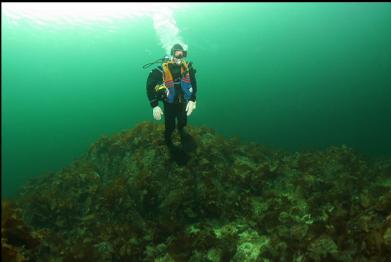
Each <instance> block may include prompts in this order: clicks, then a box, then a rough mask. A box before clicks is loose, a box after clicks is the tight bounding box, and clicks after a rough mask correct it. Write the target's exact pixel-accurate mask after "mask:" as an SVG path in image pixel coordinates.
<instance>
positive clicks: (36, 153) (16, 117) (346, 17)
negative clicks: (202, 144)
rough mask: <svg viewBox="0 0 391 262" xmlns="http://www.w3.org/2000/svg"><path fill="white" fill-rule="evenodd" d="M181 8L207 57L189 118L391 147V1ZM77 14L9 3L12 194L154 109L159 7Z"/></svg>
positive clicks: (5, 57)
mask: <svg viewBox="0 0 391 262" xmlns="http://www.w3.org/2000/svg"><path fill="white" fill-rule="evenodd" d="M91 5H93V4H91ZM113 5H115V4H113ZM2 10H3V8H2ZM173 17H174V18H175V22H176V26H177V27H178V29H179V30H180V32H179V35H180V37H181V38H182V39H183V41H184V42H185V43H186V44H187V45H188V47H189V48H188V53H189V59H190V60H191V61H193V62H194V66H195V67H196V69H197V80H198V94H197V108H196V110H195V111H194V112H193V114H192V115H191V116H190V117H189V119H188V123H189V125H194V126H201V125H202V126H209V127H212V128H214V129H216V131H217V132H219V133H221V134H223V135H225V136H227V137H230V136H239V137H240V139H241V140H243V141H254V142H257V143H260V144H265V145H268V146H271V147H273V148H279V149H286V150H289V151H299V150H305V149H320V150H321V149H324V148H326V147H327V146H330V145H341V144H345V145H347V146H349V147H352V148H354V149H356V150H358V151H360V152H362V153H364V154H367V155H371V156H387V155H388V156H389V155H390V154H391V136H390V134H391V121H390V119H391V4H389V3H322V4H313V3H283V4H273V3H247V4H245V3H241V4H239V3H236V4H234V3H232V4H229V3H225V4H224V3H220V4H217V3H214V4H190V5H186V6H184V7H183V8H180V9H175V10H174V11H173ZM80 20H81V22H80V21H79V23H78V24H72V23H70V22H68V21H66V20H63V22H59V23H53V24H50V23H47V24H45V23H44V22H41V23H36V22H34V20H29V19H19V20H18V21H17V23H15V22H14V21H13V19H12V18H11V17H8V16H7V15H4V12H3V11H2V28H1V30H2V32H1V33H2V42H1V44H2V58H1V64H2V80H1V81H2V196H7V197H9V196H13V195H15V193H16V192H17V190H18V189H19V188H20V186H21V185H23V184H24V183H25V182H26V181H27V180H28V179H30V178H32V177H35V176H38V175H40V174H43V173H45V172H50V171H57V170H59V169H61V168H62V167H64V166H66V165H67V164H69V163H70V162H71V161H72V160H73V159H75V158H77V157H79V156H80V155H82V154H83V153H85V152H86V151H87V149H88V147H89V146H90V145H91V144H92V143H93V142H94V141H95V140H96V139H98V138H99V137H101V136H102V135H110V134H113V133H116V132H119V131H121V130H123V129H128V128H132V127H134V126H135V125H136V124H137V123H140V122H142V121H145V120H149V121H155V120H153V117H152V109H151V107H150V105H149V103H148V100H147V97H146V90H145V83H146V77H147V75H148V72H149V71H148V70H143V69H142V68H141V67H142V65H144V64H145V63H148V62H151V61H153V60H155V59H157V58H160V57H162V56H163V55H164V54H165V50H164V48H162V45H161V41H160V39H159V36H158V34H157V32H156V31H155V29H154V24H153V19H152V18H151V16H149V15H140V16H138V17H133V18H127V19H112V20H110V19H108V20H105V21H100V22H88V23H87V22H86V23H85V24H83V16H82V15H81V16H80ZM161 123H163V120H161Z"/></svg>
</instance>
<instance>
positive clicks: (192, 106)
mask: <svg viewBox="0 0 391 262" xmlns="http://www.w3.org/2000/svg"><path fill="white" fill-rule="evenodd" d="M196 103H197V102H195V101H194V102H193V101H189V102H187V105H186V112H187V115H188V116H189V115H191V113H192V112H193V110H194V109H196Z"/></svg>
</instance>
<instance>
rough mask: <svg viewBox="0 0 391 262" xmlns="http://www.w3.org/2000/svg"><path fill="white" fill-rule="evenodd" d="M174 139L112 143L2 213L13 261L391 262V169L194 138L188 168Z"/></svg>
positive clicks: (148, 127)
mask: <svg viewBox="0 0 391 262" xmlns="http://www.w3.org/2000/svg"><path fill="white" fill-rule="evenodd" d="M163 129H164V126H163V125H161V124H154V123H151V122H144V123H141V124H139V125H137V126H136V127H135V128H133V129H130V130H124V131H123V132H120V133H118V134H115V135H112V136H110V137H107V136H105V137H102V138H100V139H99V140H98V141H97V142H96V143H94V144H93V145H91V147H90V148H89V150H88V152H87V153H86V154H85V155H83V156H81V157H80V158H79V159H76V160H75V161H73V162H72V163H71V164H70V165H69V166H67V167H65V168H63V169H62V170H60V171H58V172H55V173H50V174H46V175H42V176H40V177H37V178H36V179H34V180H31V181H29V183H28V184H27V185H26V186H25V187H24V188H23V190H22V191H21V193H20V196H18V197H17V198H16V199H14V200H13V201H12V204H11V203H10V202H3V203H2V251H3V252H2V258H3V261H160V262H163V261H235V262H236V261H238V262H239V261H249V262H250V261H254V262H255V261H346V262H347V261H389V258H390V257H391V158H388V159H372V158H369V157H366V156H364V155H362V154H360V153H359V152H356V151H355V150H353V149H351V148H348V147H346V146H343V145H342V146H330V147H329V148H327V149H325V150H323V151H305V152H295V153H292V152H285V151H281V150H274V149H270V148H267V147H265V146H262V145H258V144H253V143H242V142H240V140H239V139H238V138H230V139H227V138H224V137H223V136H222V135H219V134H217V133H216V132H215V131H214V130H212V129H210V128H207V127H192V126H188V127H187V130H188V133H189V134H191V136H192V137H193V139H194V141H195V142H196V144H197V147H196V149H195V150H194V151H192V152H190V153H188V155H189V158H188V161H187V163H186V164H185V165H180V164H178V163H177V162H175V161H172V156H171V155H170V153H169V152H168V150H167V147H166V146H165V145H164V143H163ZM179 141H180V140H179V137H178V136H177V134H175V137H174V143H175V144H179V143H180V142H179Z"/></svg>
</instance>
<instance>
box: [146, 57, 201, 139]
mask: <svg viewBox="0 0 391 262" xmlns="http://www.w3.org/2000/svg"><path fill="white" fill-rule="evenodd" d="M188 67H189V75H190V81H191V85H192V89H193V91H192V96H191V98H190V100H191V101H193V102H195V101H196V94H197V80H196V78H195V73H196V70H195V69H194V68H193V66H192V63H191V62H190V63H189V64H188ZM168 68H169V70H170V72H171V74H172V77H173V78H174V82H175V83H177V84H175V85H174V87H175V91H176V92H175V93H176V94H177V95H176V97H175V98H174V102H173V103H168V102H167V101H166V99H164V97H161V96H160V95H159V94H158V93H157V92H156V91H155V86H156V85H158V84H162V83H163V69H162V67H161V66H159V67H158V68H155V69H153V70H152V71H151V72H150V73H149V75H148V79H147V96H148V99H149V102H150V105H151V107H152V108H153V107H155V106H157V105H158V101H159V100H163V102H164V109H163V113H164V123H165V132H164V139H165V142H166V144H167V145H170V144H171V136H172V133H173V132H174V130H175V119H176V118H177V119H178V124H177V128H178V131H179V132H180V134H182V132H183V131H184V130H183V128H184V127H185V126H186V124H187V115H186V101H185V99H184V94H183V91H182V88H181V84H180V82H181V68H180V66H179V65H177V64H174V63H172V64H171V63H170V64H168Z"/></svg>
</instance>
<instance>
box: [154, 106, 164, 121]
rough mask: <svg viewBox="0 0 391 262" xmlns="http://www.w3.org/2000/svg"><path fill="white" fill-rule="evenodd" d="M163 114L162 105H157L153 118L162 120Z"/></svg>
mask: <svg viewBox="0 0 391 262" xmlns="http://www.w3.org/2000/svg"><path fill="white" fill-rule="evenodd" d="M162 115H163V111H162V109H161V108H160V106H155V107H154V108H153V118H155V119H156V120H160V119H161V118H162Z"/></svg>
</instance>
